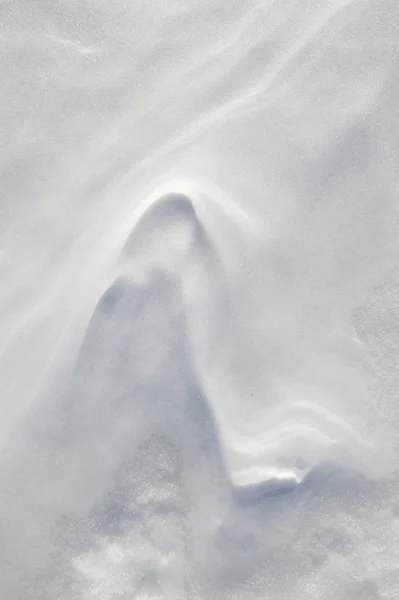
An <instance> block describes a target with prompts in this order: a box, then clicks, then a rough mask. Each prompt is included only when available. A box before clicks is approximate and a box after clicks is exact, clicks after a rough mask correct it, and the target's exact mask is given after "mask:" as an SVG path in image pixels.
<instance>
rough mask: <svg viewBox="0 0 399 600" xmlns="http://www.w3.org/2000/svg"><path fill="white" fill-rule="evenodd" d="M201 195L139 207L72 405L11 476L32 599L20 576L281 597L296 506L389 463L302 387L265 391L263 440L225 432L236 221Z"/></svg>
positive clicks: (58, 411)
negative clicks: (273, 585) (274, 577)
mask: <svg viewBox="0 0 399 600" xmlns="http://www.w3.org/2000/svg"><path fill="white" fill-rule="evenodd" d="M183 187H184V186H183ZM186 188H187V184H186ZM187 189H188V190H189V192H190V193H189V192H180V191H169V192H166V193H163V192H162V193H161V194H159V192H156V193H155V194H154V196H153V197H152V198H151V200H150V201H149V202H147V203H146V204H145V205H144V209H139V210H138V211H137V214H136V216H135V222H134V225H133V226H132V228H131V233H130V234H129V235H128V237H127V239H126V241H125V243H124V244H123V248H122V251H121V253H120V256H119V258H118V260H117V261H116V264H115V270H116V277H115V279H114V280H113V281H112V282H111V283H110V285H109V286H108V287H107V289H106V290H105V291H104V292H103V293H102V295H101V297H100V299H99V300H98V302H97V304H96V306H95V308H94V311H93V314H92V317H91V318H90V321H89V323H88V326H87V330H86V333H85V334H84V337H83V340H82V342H81V346H80V349H79V352H78V355H77V358H76V363H75V366H74V367H73V368H72V371H71V373H70V375H69V377H68V381H67V382H66V383H65V385H63V391H62V392H61V393H60V395H59V398H58V399H56V398H54V397H51V401H49V400H43V401H42V403H41V404H42V406H41V408H40V409H39V411H38V413H37V414H36V417H35V418H34V419H33V421H31V422H30V423H29V422H28V424H27V426H26V429H25V432H24V434H23V437H24V445H23V450H22V452H21V455H20V459H16V460H15V459H14V460H13V461H12V463H11V468H10V470H9V473H8V475H7V478H6V480H7V481H8V482H9V483H8V487H9V488H10V489H12V490H13V496H12V497H14V495H16V497H17V501H16V505H15V504H13V505H12V506H11V507H10V506H8V508H7V510H8V511H10V512H9V524H8V529H9V536H10V538H13V542H12V543H10V546H9V547H7V550H3V552H4V554H5V556H6V557H7V556H8V552H9V551H10V548H11V554H10V557H9V558H8V559H7V560H9V561H10V564H13V561H14V560H15V557H16V556H18V555H20V553H21V552H23V554H22V556H23V558H20V559H18V560H20V567H21V569H23V571H24V573H25V574H26V575H25V579H22V581H21V580H20V579H21V578H20V575H18V579H19V580H20V581H19V584H18V585H17V582H16V581H13V574H12V573H10V574H8V577H9V578H10V580H11V581H12V586H13V587H12V588H11V589H19V587H18V586H21V585H22V588H21V589H22V590H23V589H25V590H26V589H28V590H29V593H30V594H33V597H35V598H49V599H50V598H53V597H61V598H64V597H65V598H67V597H79V598H81V597H82V598H98V597H101V598H114V597H115V598H119V597H154V598H155V597H158V596H160V595H162V597H166V598H171V599H172V598H176V597H182V598H183V597H184V598H186V597H187V598H191V597H193V598H194V597H195V598H196V597H199V598H203V597H207V594H208V593H209V589H211V588H209V586H211V587H213V586H214V587H215V589H218V586H219V585H220V586H222V587H221V589H220V590H219V591H218V592H217V593H218V594H221V596H222V597H225V593H230V591H228V592H226V591H223V589H224V586H225V587H226V590H231V589H234V588H235V587H236V586H238V587H239V588H241V586H243V589H244V590H246V591H245V592H243V593H245V594H249V591H248V590H247V585H248V586H250V588H251V587H252V586H253V585H255V584H254V581H255V582H256V581H258V583H257V584H256V585H255V589H267V585H266V588H265V587H264V586H265V583H264V579H263V578H264V577H265V573H266V574H267V572H268V570H269V568H271V567H270V565H268V566H265V564H264V562H263V561H264V560H266V559H267V557H269V558H270V552H272V553H274V552H275V544H277V548H280V547H281V545H282V548H286V544H287V543H292V535H294V532H295V530H293V531H290V530H289V528H288V529H287V530H286V529H285V527H286V525H283V524H284V523H285V521H286V519H287V518H288V521H290V520H291V519H292V518H293V516H292V515H291V516H288V514H287V510H288V507H289V506H290V505H291V504H292V503H294V505H295V504H299V505H301V503H303V502H304V501H305V499H306V498H307V497H308V496H309V494H310V495H313V494H315V493H317V494H318V495H320V496H321V497H323V495H326V494H327V498H328V501H331V496H330V495H331V494H332V493H333V494H335V493H337V489H338V490H339V489H340V487H342V486H344V488H345V486H346V485H348V482H350V485H356V486H360V489H361V492H362V493H364V489H368V488H369V487H370V485H371V483H370V481H368V479H367V477H368V476H369V475H370V473H373V474H374V475H375V466H374V467H372V465H375V463H376V458H377V457H376V456H375V455H374V454H375V449H374V448H373V447H372V445H371V444H370V443H369V442H367V440H366V439H365V438H364V436H362V434H361V433H360V432H359V431H358V430H357V429H356V427H355V426H354V425H353V424H352V423H351V422H350V420H348V419H346V418H345V416H343V415H340V414H339V412H338V411H334V409H333V408H331V406H333V402H331V401H330V405H331V406H330V407H329V406H328V405H327V406H326V403H325V405H324V406H323V404H322V401H321V400H320V398H318V397H317V396H314V391H313V396H312V390H311V389H310V388H309V394H308V397H306V390H302V391H301V389H300V386H298V390H299V392H298V394H297V395H293V393H292V391H291V392H290V390H289V389H288V388H287V389H286V390H284V388H281V389H279V386H278V385H277V384H276V388H275V390H272V391H270V390H267V389H266V390H265V392H264V393H265V402H264V403H263V405H262V411H263V412H262V419H263V420H262V423H261V427H254V429H253V433H252V435H251V436H249V435H248V434H247V433H246V434H244V432H243V431H241V432H240V428H239V427H238V426H237V425H234V420H229V415H228V413H226V415H225V419H224V420H223V419H221V418H220V412H221V406H222V403H221V402H220V399H219V398H218V394H220V393H222V392H221V390H222V391H223V390H224V393H226V387H225V388H223V387H221V386H220V385H218V381H217V380H218V377H223V379H224V385H225V386H226V383H227V385H228V383H229V382H228V380H229V373H228V371H227V368H228V364H229V360H230V359H229V358H226V357H231V356H234V352H232V350H234V348H232V347H231V345H234V344H236V343H237V344H240V343H241V342H240V332H239V331H236V327H235V322H234V311H233V310H232V302H233V298H232V293H233V290H234V286H235V285H236V282H235V281H234V276H233V274H232V273H231V272H229V269H228V265H226V267H225V265H224V259H223V248H222V247H220V243H221V240H223V235H222V231H224V235H225V236H226V235H227V234H228V232H229V230H230V231H233V230H234V223H233V221H234V218H233V215H234V211H232V212H231V214H229V210H228V207H227V205H226V206H224V207H222V208H221V207H220V206H218V207H217V206H213V205H212V202H213V201H212V198H211V197H210V196H209V190H208V191H207V193H205V194H204V193H203V192H201V187H200V186H198V185H197V184H196V185H193V184H191V185H189V186H188V188H187ZM230 218H231V219H232V222H231V223H230V224H229V223H226V222H223V220H229V219H230ZM208 221H209V222H210V221H212V225H209V226H208ZM219 227H220V229H219ZM248 227H249V229H248V232H252V235H253V236H254V238H255V237H256V227H255V226H254V225H253V224H251V223H250V222H249V225H248ZM215 231H220V236H219V238H218V242H217V243H216V242H215V241H214V238H213V233H214V232H215ZM226 244H228V241H227V240H226ZM236 258H237V259H238V258H239V257H238V256H237V257H236ZM241 260H248V256H247V257H245V254H244V253H243V254H242V256H241ZM253 316H254V315H253ZM193 317H194V321H195V324H197V325H198V324H199V331H197V330H196V328H195V327H193V324H192V320H193ZM215 334H217V336H218V343H219V348H218V356H211V362H212V363H213V364H212V366H210V358H209V357H208V356H207V352H208V351H209V352H210V351H211V348H212V347H215V344H216V342H215V341H214V340H215ZM212 341H213V342H212ZM208 343H209V344H210V345H209V346H207V344H208ZM219 353H220V355H219ZM233 360H234V359H232V361H233ZM244 371H245V365H244ZM239 375H240V374H239V372H236V373H233V374H231V377H232V379H233V381H234V380H236V378H237V377H239ZM270 378H271V379H273V377H270ZM231 393H232V392H231ZM273 394H275V395H276V396H278V395H279V394H280V398H279V400H278V402H277V403H276V401H275V398H273V397H271V398H270V400H269V401H267V396H268V395H270V396H272V395H273ZM243 400H244V399H243ZM225 401H226V400H225ZM41 415H45V419H43V420H42V418H41ZM226 424H227V426H226ZM234 426H235V428H236V430H237V438H236V439H234V436H233V435H232V429H233V427H234ZM258 430H259V431H258ZM27 448H28V449H29V452H28V455H27ZM373 453H374V454H373ZM365 476H366V478H365ZM6 489H7V486H6ZM19 510H20V511H21V512H22V514H23V515H24V516H23V520H21V521H20V520H19V518H18V511H19ZM16 515H17V516H16ZM268 524H269V525H268ZM269 527H271V528H272V534H271V538H270V539H269V533H270V532H269V530H268V528H269ZM280 527H283V528H284V534H282V537H280V535H279V534H278V529H279V528H280ZM274 528H277V531H274ZM5 530H6V531H7V527H5ZM266 531H267V532H268V533H266ZM54 536H55V537H54ZM265 536H266V537H265ZM276 536H277V537H276ZM270 540H272V541H270ZM289 540H291V542H290V541H289ZM22 548H24V550H23V551H22ZM280 550H281V548H280ZM280 550H279V552H280ZM14 552H16V553H17V554H16V555H15V554H14ZM286 552H288V554H287V555H286V559H287V557H288V556H289V552H291V553H295V552H297V550H296V549H295V545H294V549H292V548H291V549H290V550H289V551H288V549H287V548H286ZM269 558H268V559H267V560H269ZM273 560H274V559H273ZM294 560H295V559H294ZM280 562H281V558H280ZM271 564H273V563H271ZM294 572H295V569H294V570H293V573H294ZM15 573H16V574H17V573H18V570H16V571H15ZM291 575H292V574H291ZM259 578H260V579H259ZM26 585H27V586H28V587H27V588H26ZM281 585H282V590H285V589H290V586H292V585H293V581H292V577H291V576H290V577H288V579H287V580H286V582H285V583H284V585H283V584H281ZM231 586H233V588H232V587H231ZM286 586H288V587H286ZM250 588H249V589H250ZM74 590H75V591H74ZM21 593H25V592H21ZM73 593H75V594H77V596H73ZM68 594H69V595H68ZM71 594H72V595H71ZM121 594H122V596H121ZM140 594H141V595H142V596H140ZM57 595H58V596H57ZM129 595H130V596H129Z"/></svg>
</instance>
